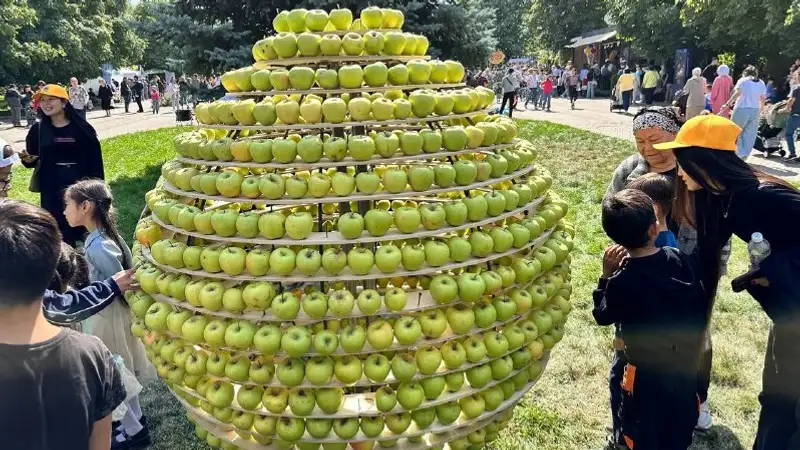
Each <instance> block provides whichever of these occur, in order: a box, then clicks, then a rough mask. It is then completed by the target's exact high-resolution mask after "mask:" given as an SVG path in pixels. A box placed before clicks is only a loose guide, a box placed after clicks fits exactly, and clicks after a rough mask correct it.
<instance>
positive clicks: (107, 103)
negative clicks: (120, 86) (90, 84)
mask: <svg viewBox="0 0 800 450" xmlns="http://www.w3.org/2000/svg"><path fill="white" fill-rule="evenodd" d="M97 96H98V97H100V107H101V108H103V111H105V112H106V117H111V108H113V106H111V99H112V98H114V91H112V90H111V87H110V86H106V80H103V79H100V87H99V88H98V89H97Z"/></svg>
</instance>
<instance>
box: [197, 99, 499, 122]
mask: <svg viewBox="0 0 800 450" xmlns="http://www.w3.org/2000/svg"><path fill="white" fill-rule="evenodd" d="M365 92H367V91H365ZM490 111H492V109H480V110H477V111H472V112H468V113H464V114H448V115H446V116H428V117H423V118H418V117H413V118H408V119H392V120H364V121H361V122H341V123H297V124H292V125H270V126H265V125H219V124H202V123H201V124H199V125H196V126H195V127H196V128H210V129H217V130H253V131H294V130H325V129H331V128H349V127H380V126H385V125H401V124H415V123H423V122H441V121H444V120H452V119H466V118H468V117H475V116H481V115H486V114H489V112H490Z"/></svg>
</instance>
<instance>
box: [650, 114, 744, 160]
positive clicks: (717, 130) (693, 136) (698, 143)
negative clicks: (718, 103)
mask: <svg viewBox="0 0 800 450" xmlns="http://www.w3.org/2000/svg"><path fill="white" fill-rule="evenodd" d="M740 134H742V129H741V128H739V125H736V124H735V123H733V122H732V121H731V120H729V119H726V118H724V117H722V116H718V115H716V114H704V115H702V116H697V117H694V118H691V119H689V120H687V121H686V123H684V124H683V126H682V127H681V129H680V131H678V134H677V135H676V136H675V140H674V141H672V142H664V143H662V144H653V148H654V149H656V150H672V149H676V148H686V147H703V148H708V149H712V150H725V151H732V152H735V151H736V141H737V140H738V139H739V135H740Z"/></svg>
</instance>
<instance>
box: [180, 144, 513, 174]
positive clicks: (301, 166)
mask: <svg viewBox="0 0 800 450" xmlns="http://www.w3.org/2000/svg"><path fill="white" fill-rule="evenodd" d="M249 137H250V136H248V138H249ZM519 142H520V140H519V139H514V141H513V142H511V143H509V144H497V145H489V146H486V147H476V148H465V149H464V150H459V151H457V152H448V151H442V152H436V153H421V154H419V155H402V156H395V157H391V158H382V157H380V155H377V154H376V156H377V158H375V157H373V158H370V159H368V160H366V161H358V160H355V159H353V158H351V157H350V156H348V157H346V158H345V159H343V160H341V161H329V160H326V159H323V160H320V161H319V162H315V163H307V162H303V160H301V159H300V158H297V159H296V160H294V161H292V162H290V163H286V164H284V163H255V162H244V161H215V160H213V161H212V160H206V159H194V158H186V157H183V156H177V157H176V158H175V160H176V161H178V162H181V163H184V164H191V165H195V166H214V167H246V168H254V169H291V170H293V171H299V170H313V169H327V168H329V167H348V166H383V165H400V164H403V163H405V162H407V161H421V160H426V161H428V160H434V159H438V158H447V157H450V156H458V155H468V154H475V153H486V152H492V151H494V150H500V149H504V148H510V147H514V146H516V145H517V144H519Z"/></svg>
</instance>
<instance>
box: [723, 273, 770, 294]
mask: <svg viewBox="0 0 800 450" xmlns="http://www.w3.org/2000/svg"><path fill="white" fill-rule="evenodd" d="M748 286H762V287H769V280H768V279H767V277H765V276H764V274H763V273H762V272H761V269H755V270H751V271H749V272H747V273H745V274H744V275H739V276H738V277H736V278H734V279H733V280H731V289H732V290H733V292H742V291H743V290H745V289H747V288H748Z"/></svg>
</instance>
